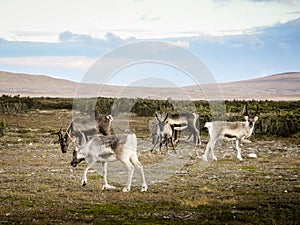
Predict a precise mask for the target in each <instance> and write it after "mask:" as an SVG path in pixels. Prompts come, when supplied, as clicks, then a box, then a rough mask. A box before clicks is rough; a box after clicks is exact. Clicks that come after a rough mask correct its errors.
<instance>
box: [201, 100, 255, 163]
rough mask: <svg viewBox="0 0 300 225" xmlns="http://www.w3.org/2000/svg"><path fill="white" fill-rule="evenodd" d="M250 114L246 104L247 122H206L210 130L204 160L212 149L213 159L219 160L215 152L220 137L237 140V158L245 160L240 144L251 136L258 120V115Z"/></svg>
mask: <svg viewBox="0 0 300 225" xmlns="http://www.w3.org/2000/svg"><path fill="white" fill-rule="evenodd" d="M256 114H257V109H256V113H255V115H254V116H249V115H248V111H247V105H246V116H245V122H225V121H214V122H206V123H205V125H204V127H206V128H208V132H209V136H210V139H209V142H208V143H207V146H206V149H205V153H204V155H203V156H202V158H203V160H205V161H207V155H208V152H209V151H211V156H212V159H213V160H217V157H216V156H215V154H214V148H215V145H216V143H217V141H218V140H219V139H221V138H222V139H225V140H236V143H235V146H236V150H237V158H238V159H239V160H243V158H242V156H241V148H240V144H241V142H242V141H243V140H244V139H245V138H249V137H250V136H251V134H252V132H253V129H254V124H255V122H256V121H257V120H258V117H257V116H256Z"/></svg>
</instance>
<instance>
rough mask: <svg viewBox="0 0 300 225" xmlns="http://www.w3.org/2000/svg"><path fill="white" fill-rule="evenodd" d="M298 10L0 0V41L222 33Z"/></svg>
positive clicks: (119, 0) (239, 0) (231, 1)
mask: <svg viewBox="0 0 300 225" xmlns="http://www.w3.org/2000/svg"><path fill="white" fill-rule="evenodd" d="M32 6H34V7H32ZM25 9H26V10H25ZM299 11H300V1H283V0H281V1H278V0H276V1H275V0H274V1H255V0H253V1H245V0H227V1H219V0H202V1H198V0H186V1H182V0H169V1H168V0H165V1H159V0H145V1H132V0H115V1H104V0H86V1H71V0H66V1H60V0H52V1H35V0H26V1H11V0H2V1H1V3H0V27H1V31H0V37H3V38H6V39H8V40H26V41H28V40H30V41H58V34H59V33H61V32H62V31H65V30H70V31H72V32H74V33H82V34H89V35H91V36H95V37H99V38H103V37H104V35H105V34H106V33H108V32H112V33H115V34H117V35H118V36H120V37H122V38H127V37H129V36H134V37H136V38H162V37H164V38H165V37H174V36H177V37H178V34H181V35H182V36H184V35H185V34H186V35H190V34H199V33H206V34H208V33H209V34H215V33H218V34H222V32H227V33H228V32H229V31H234V32H241V31H244V30H246V29H249V28H252V27H256V26H267V25H272V24H274V23H276V22H286V21H288V20H291V19H295V18H297V17H298V16H299V14H297V13H294V12H299ZM16 15H18V16H16Z"/></svg>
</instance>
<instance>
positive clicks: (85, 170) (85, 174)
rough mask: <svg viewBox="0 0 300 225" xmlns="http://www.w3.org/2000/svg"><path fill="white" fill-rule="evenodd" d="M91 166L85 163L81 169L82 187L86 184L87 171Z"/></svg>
mask: <svg viewBox="0 0 300 225" xmlns="http://www.w3.org/2000/svg"><path fill="white" fill-rule="evenodd" d="M90 168H91V166H90V165H88V164H86V165H85V167H84V171H83V177H82V183H81V184H82V187H84V186H85V185H86V184H87V172H88V170H89V169H90Z"/></svg>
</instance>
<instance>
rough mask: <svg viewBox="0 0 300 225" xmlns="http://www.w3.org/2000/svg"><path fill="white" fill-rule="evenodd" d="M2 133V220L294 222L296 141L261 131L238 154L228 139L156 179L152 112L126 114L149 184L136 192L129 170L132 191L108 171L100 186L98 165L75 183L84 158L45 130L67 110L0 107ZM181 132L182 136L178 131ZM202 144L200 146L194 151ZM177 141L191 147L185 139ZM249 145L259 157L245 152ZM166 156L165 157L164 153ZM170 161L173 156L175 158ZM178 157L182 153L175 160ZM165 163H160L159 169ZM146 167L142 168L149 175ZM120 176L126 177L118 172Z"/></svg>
mask: <svg viewBox="0 0 300 225" xmlns="http://www.w3.org/2000/svg"><path fill="white" fill-rule="evenodd" d="M1 118H2V119H3V120H5V121H6V125H7V126H6V129H5V136H3V137H1V139H0V141H1V142H0V157H1V162H0V175H1V176H0V184H1V194H0V204H1V208H0V224H21V223H22V224H297V223H299V221H300V218H299V217H300V216H299V215H300V206H299V201H300V181H299V168H300V164H299V162H300V156H299V153H300V152H299V144H300V143H299V141H298V139H291V138H289V139H280V140H273V139H270V138H266V139H263V140H258V141H257V140H256V139H255V137H254V138H252V141H253V142H252V143H250V144H244V146H243V147H242V154H243V156H244V161H243V162H239V161H237V160H236V159H235V158H236V152H235V150H233V149H232V148H231V144H230V143H223V144H222V148H221V150H220V151H218V152H217V156H218V161H216V162H212V163H211V164H210V165H209V166H208V167H207V168H206V169H204V170H203V169H201V167H200V166H199V165H200V159H198V158H196V157H195V155H193V156H192V157H191V159H190V160H188V161H187V162H186V163H185V165H184V166H182V167H180V168H177V167H176V165H175V167H174V165H173V164H172V165H167V166H166V167H165V168H169V170H170V171H171V172H172V171H173V173H171V175H170V176H168V177H167V178H166V179H162V180H160V181H156V182H153V181H155V179H156V178H157V177H158V176H159V175H160V174H159V173H156V174H151V176H150V172H149V171H150V169H155V168H152V167H153V166H152V165H154V163H157V162H163V161H164V159H165V158H166V157H168V155H167V154H166V153H163V154H157V153H152V154H150V153H149V152H148V151H147V150H149V147H151V144H148V138H147V133H148V130H147V129H148V125H147V124H145V121H149V120H150V118H140V117H134V116H132V117H131V118H130V124H131V128H132V130H134V131H136V132H137V133H138V135H137V136H138V137H140V139H139V149H140V152H139V157H140V161H141V162H142V163H143V164H144V166H145V173H146V179H147V182H148V185H149V191H148V192H146V193H141V192H140V191H139V190H140V186H139V180H138V179H137V178H135V179H136V180H135V181H134V186H133V188H132V191H131V192H130V193H122V192H121V190H122V187H123V183H122V182H124V181H123V180H125V178H124V177H121V179H120V182H117V181H118V180H116V179H113V178H114V175H115V173H116V172H115V171H113V167H114V166H113V164H111V166H109V175H108V179H109V180H110V181H111V182H112V183H113V184H114V185H116V186H117V189H116V190H113V191H101V185H102V176H101V175H100V174H99V172H100V171H101V170H99V171H98V170H96V171H95V172H91V173H89V175H88V179H89V180H88V185H87V186H86V187H84V188H83V187H81V185H80V183H81V176H82V172H83V171H82V170H83V164H82V165H80V166H79V167H78V168H77V169H76V170H74V171H73V172H72V171H70V161H71V158H72V153H71V152H68V153H67V154H62V153H61V151H60V149H59V146H58V145H54V144H52V143H53V141H55V140H56V137H55V136H50V135H49V134H50V132H51V131H53V130H58V129H59V128H60V126H63V128H66V127H67V126H68V124H69V122H70V120H71V111H67V110H48V111H38V110H36V111H30V112H28V113H27V114H23V115H8V114H2V115H1ZM182 139H184V138H182ZM202 139H203V142H204V144H203V145H202V146H200V148H199V149H198V150H199V151H200V155H201V154H202V153H203V151H204V147H205V143H206V141H207V138H206V137H203V138H202ZM177 148H179V149H184V148H191V149H192V147H191V145H190V144H188V143H187V142H185V141H183V140H182V141H181V143H180V144H179V145H178V146H177ZM253 149H255V150H256V153H257V155H258V158H257V159H250V158H247V157H246V156H247V154H248V153H251V151H253ZM167 162H168V161H167ZM174 162H175V161H174ZM179 162H180V161H179ZM164 172H165V171H160V173H164ZM147 175H148V176H147ZM123 178H124V179H123Z"/></svg>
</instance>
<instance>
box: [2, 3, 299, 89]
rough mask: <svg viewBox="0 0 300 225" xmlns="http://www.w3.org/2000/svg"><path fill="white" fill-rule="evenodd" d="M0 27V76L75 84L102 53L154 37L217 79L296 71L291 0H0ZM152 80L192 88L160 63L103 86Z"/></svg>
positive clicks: (134, 68) (123, 72)
mask: <svg viewBox="0 0 300 225" xmlns="http://www.w3.org/2000/svg"><path fill="white" fill-rule="evenodd" d="M0 27H1V29H0V71H9V72H19V73H29V74H44V75H50V76H52V77H58V78H64V79H69V80H73V81H81V80H82V78H83V77H84V76H85V74H86V72H87V71H88V70H89V68H90V67H91V66H92V65H94V63H95V62H97V60H98V59H99V58H101V57H104V56H105V55H106V54H108V53H109V52H111V51H114V50H115V49H118V48H119V47H120V46H124V45H127V44H132V43H136V42H140V41H153V40H154V41H163V42H168V43H172V44H174V45H176V46H179V47H181V48H183V49H184V50H185V51H189V52H191V53H192V54H195V55H196V56H197V57H199V59H200V60H201V61H202V62H203V63H204V64H205V65H206V67H207V69H208V70H209V71H210V72H211V73H212V75H213V76H214V78H215V80H216V81H217V82H230V81H237V80H244V79H251V78H257V77H262V76H266V75H272V74H276V73H283V72H299V71H300V41H299V40H300V1H298V0H164V1H158V0H85V1H79V0H72V1H71V0H64V1H61V0H51V1H38V0H0ZM146 54H147V52H145V55H146ZM170 57H172V56H170ZM152 76H153V77H160V78H163V79H165V80H170V81H172V82H173V83H174V84H175V85H179V86H183V85H193V84H194V83H193V80H192V79H190V78H189V76H188V75H186V74H184V73H183V72H182V71H180V70H178V69H176V68H175V67H172V66H170V65H164V64H160V63H141V64H137V65H129V66H127V67H124V68H123V69H120V70H119V71H118V72H116V73H115V74H114V75H112V77H111V79H109V81H108V83H109V84H118V85H128V84H130V83H134V82H137V81H138V80H142V79H145V78H148V77H152ZM145 85H147V84H145Z"/></svg>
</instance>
